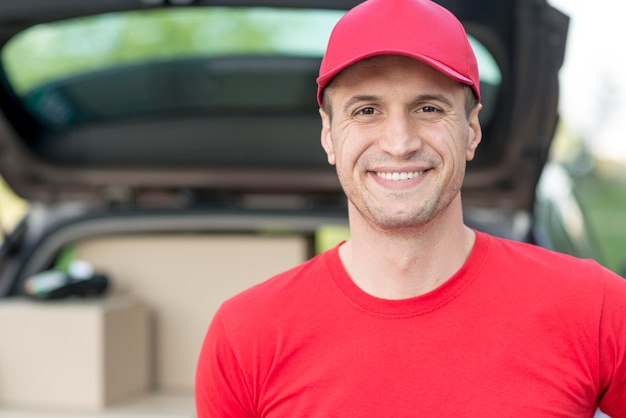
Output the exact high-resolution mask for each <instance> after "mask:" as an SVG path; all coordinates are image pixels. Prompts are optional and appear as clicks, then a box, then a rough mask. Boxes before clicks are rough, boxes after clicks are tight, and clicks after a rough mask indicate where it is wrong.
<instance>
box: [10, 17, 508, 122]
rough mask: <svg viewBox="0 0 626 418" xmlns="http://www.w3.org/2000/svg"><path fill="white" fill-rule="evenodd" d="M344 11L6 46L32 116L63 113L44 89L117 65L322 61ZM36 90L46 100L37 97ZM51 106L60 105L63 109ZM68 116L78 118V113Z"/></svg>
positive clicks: (105, 23) (66, 29) (102, 21)
mask: <svg viewBox="0 0 626 418" xmlns="http://www.w3.org/2000/svg"><path fill="white" fill-rule="evenodd" d="M342 14H343V12H342V11H338V10H311V9H308V10H293V9H278V8H228V7H215V8H204V9H203V8H192V9H190V8H180V9H155V10H150V11H145V10H143V11H134V12H123V13H108V14H104V15H97V16H88V17H82V18H77V19H71V20H66V21H60V22H52V23H47V24H41V25H37V26H34V27H32V28H29V29H28V30H26V31H24V32H22V33H19V34H18V35H17V36H15V37H14V38H13V39H11V40H10V41H9V42H8V43H7V45H6V46H5V47H4V48H3V50H2V63H3V68H4V71H5V73H6V75H7V78H8V81H9V83H10V84H11V86H12V88H13V90H14V91H15V92H16V93H17V95H18V96H20V97H22V98H23V99H24V100H25V101H26V104H27V106H28V107H29V109H30V110H31V111H32V112H34V113H39V112H41V113H43V109H45V111H46V112H49V111H50V110H51V109H52V110H54V111H55V112H54V113H63V109H65V111H68V110H69V109H70V106H68V105H66V106H63V105H62V104H61V102H62V100H61V99H60V96H62V94H60V93H59V94H57V95H56V100H55V95H46V94H45V92H44V91H42V90H41V87H42V86H45V85H48V86H52V85H53V84H54V83H55V82H57V81H59V80H63V79H68V78H73V79H75V80H76V78H77V77H80V76H83V77H84V76H87V75H88V74H93V73H97V72H102V71H105V70H109V74H111V72H110V70H111V69H114V68H122V67H129V66H133V65H135V66H137V65H140V64H144V63H146V62H153V63H154V62H164V61H172V60H183V59H191V58H194V57H195V58H198V57H203V58H206V57H218V56H219V57H224V56H255V55H272V56H287V57H316V58H321V56H322V54H323V52H324V49H325V47H326V42H327V39H328V36H329V34H330V31H331V29H332V27H333V26H334V24H335V23H336V21H337V20H338V19H339V18H340V17H341V16H342ZM470 40H471V42H472V44H473V46H474V49H475V50H476V52H477V56H478V59H479V63H480V70H481V71H480V72H481V82H483V83H486V84H487V88H488V89H490V90H491V89H492V88H497V86H498V85H499V83H500V72H499V69H498V67H497V65H496V63H495V61H494V60H493V58H492V57H491V55H490V54H489V52H488V51H487V49H485V48H484V47H483V46H482V45H481V44H480V43H479V42H478V41H477V40H476V39H474V38H472V37H470ZM111 77H113V74H111ZM77 81H78V80H77ZM207 82H210V81H209V80H207ZM37 89H40V90H39V91H37ZM36 93H39V94H38V95H37V96H38V97H36V98H33V97H31V95H33V94H36ZM57 93H58V92H57ZM488 96H489V95H488ZM46 101H48V102H56V108H55V107H54V105H50V104H48V105H46V103H45V102H46ZM75 105H76V106H80V103H78V104H75ZM74 111H75V112H76V113H81V112H82V113H84V112H85V111H86V109H80V107H79V108H74ZM65 117H66V118H70V119H71V115H65Z"/></svg>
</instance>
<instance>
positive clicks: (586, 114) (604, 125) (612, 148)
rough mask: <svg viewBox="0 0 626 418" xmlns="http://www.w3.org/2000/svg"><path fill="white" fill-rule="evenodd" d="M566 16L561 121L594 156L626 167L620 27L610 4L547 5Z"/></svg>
mask: <svg viewBox="0 0 626 418" xmlns="http://www.w3.org/2000/svg"><path fill="white" fill-rule="evenodd" d="M548 1H549V3H550V4H552V5H553V6H554V7H556V8H557V9H559V10H561V11H562V12H564V13H565V14H567V15H568V16H569V17H570V29H569V35H568V39H567V50H566V54H565V63H564V65H563V68H562V69H561V73H560V76H561V99H560V103H561V104H560V107H561V117H562V118H563V120H564V121H565V122H566V123H567V124H568V126H569V127H570V128H571V129H575V130H576V131H577V132H580V133H581V134H582V135H583V136H584V137H585V139H586V140H588V141H590V142H589V143H590V144H591V146H592V148H593V150H594V152H596V153H597V154H598V155H600V156H603V157H610V158H614V159H619V160H621V161H624V162H625V163H626V54H624V53H623V52H622V51H623V50H624V46H623V41H624V40H626V23H624V16H623V13H621V12H620V10H618V9H620V7H617V5H618V4H619V3H618V2H616V1H615V0H593V1H589V0H548Z"/></svg>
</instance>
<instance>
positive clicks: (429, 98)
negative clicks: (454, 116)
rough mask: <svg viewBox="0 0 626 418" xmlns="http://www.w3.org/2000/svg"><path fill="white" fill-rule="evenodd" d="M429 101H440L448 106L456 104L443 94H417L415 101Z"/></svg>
mask: <svg viewBox="0 0 626 418" xmlns="http://www.w3.org/2000/svg"><path fill="white" fill-rule="evenodd" d="M429 101H435V102H440V103H443V104H444V105H446V106H448V107H453V106H454V104H453V103H452V101H451V100H450V99H448V98H447V97H446V96H444V95H442V94H421V95H419V96H417V97H416V98H415V100H414V102H415V103H419V102H429Z"/></svg>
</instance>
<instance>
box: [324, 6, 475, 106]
mask: <svg viewBox="0 0 626 418" xmlns="http://www.w3.org/2000/svg"><path fill="white" fill-rule="evenodd" d="M387 54H392V55H405V56H407V57H411V58H415V59H417V60H419V61H422V62H424V63H425V64H428V65H430V66H431V67H433V68H435V69H436V70H439V71H441V72H442V73H443V74H445V75H447V76H448V77H450V78H452V79H454V80H456V81H459V82H461V83H463V84H467V85H469V86H471V87H472V89H473V90H474V93H475V94H476V97H477V98H478V100H479V101H480V79H479V77H478V65H477V63H476V57H475V55H474V51H472V48H471V46H470V44H469V41H468V39H467V34H466V33H465V29H464V28H463V25H461V22H459V20H458V19H457V18H456V17H455V16H454V15H453V14H452V13H450V11H448V10H447V9H444V8H443V7H441V6H439V5H438V4H437V3H435V2H433V1H431V0H368V1H365V2H363V3H361V4H359V5H358V6H356V7H354V8H353V9H352V10H350V11H348V13H346V14H345V15H344V16H343V17H342V18H341V19H340V20H339V22H338V23H337V25H336V26H335V28H334V29H333V31H332V33H331V34H330V39H329V41H328V47H327V48H326V54H325V55H324V58H323V59H322V64H321V66H320V74H319V77H318V78H317V85H318V88H317V101H318V103H319V105H320V106H321V105H322V91H323V89H324V88H325V87H326V86H328V84H330V82H331V81H332V80H333V78H335V76H336V75H337V74H339V73H340V72H341V71H342V70H344V69H345V68H347V67H349V66H350V65H352V64H355V63H356V62H358V61H361V60H363V59H365V58H368V57H373V56H376V55H387Z"/></svg>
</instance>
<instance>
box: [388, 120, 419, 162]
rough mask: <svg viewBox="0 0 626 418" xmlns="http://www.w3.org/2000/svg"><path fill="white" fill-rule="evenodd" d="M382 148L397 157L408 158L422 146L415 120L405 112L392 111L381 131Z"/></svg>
mask: <svg viewBox="0 0 626 418" xmlns="http://www.w3.org/2000/svg"><path fill="white" fill-rule="evenodd" d="M379 146H380V148H381V150H383V151H385V152H386V153H388V154H390V155H392V156H394V157H397V158H406V157H408V156H410V155H412V154H414V153H415V152H417V151H418V150H419V149H420V148H421V147H422V140H421V138H420V136H419V132H418V129H417V126H416V123H415V121H412V120H411V117H410V115H407V114H406V113H405V112H395V113H390V114H389V115H388V116H387V118H386V120H385V123H384V124H383V129H382V132H381V133H380V139H379Z"/></svg>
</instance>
